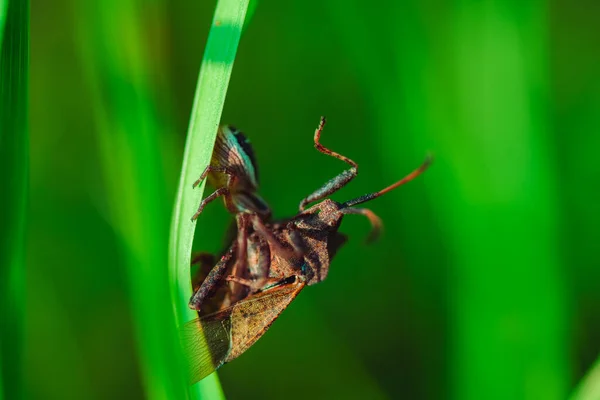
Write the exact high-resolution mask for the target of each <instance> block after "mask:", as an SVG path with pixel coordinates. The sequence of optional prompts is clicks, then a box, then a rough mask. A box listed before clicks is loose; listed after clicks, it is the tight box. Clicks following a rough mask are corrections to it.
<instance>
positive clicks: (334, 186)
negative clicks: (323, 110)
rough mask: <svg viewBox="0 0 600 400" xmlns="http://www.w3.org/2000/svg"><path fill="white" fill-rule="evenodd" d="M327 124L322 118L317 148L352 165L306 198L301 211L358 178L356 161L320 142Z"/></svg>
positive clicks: (316, 133) (317, 135) (316, 140)
mask: <svg viewBox="0 0 600 400" xmlns="http://www.w3.org/2000/svg"><path fill="white" fill-rule="evenodd" d="M325 122H326V120H325V117H321V122H320V123H319V127H318V128H317V129H316V130H315V138H314V141H315V148H316V149H317V150H318V151H320V152H321V153H323V154H325V155H328V156H331V157H335V158H337V159H338V160H341V161H343V162H345V163H346V164H348V165H350V169H348V170H346V171H343V172H342V173H341V174H339V175H338V176H336V177H334V178H333V179H330V180H329V181H328V182H327V183H325V184H324V185H323V186H321V187H320V188H319V189H317V190H315V191H314V192H313V193H311V194H310V195H308V196H307V197H306V198H304V199H303V200H302V201H301V202H300V207H299V208H300V211H304V209H305V208H306V205H307V204H308V203H312V202H313V201H318V200H322V199H324V198H325V197H327V196H329V195H330V194H332V193H334V192H336V191H338V190H340V189H341V188H343V187H344V186H346V185H347V184H348V182H350V181H351V180H352V179H354V178H355V177H356V175H357V174H358V164H356V163H355V162H354V161H352V160H351V159H349V158H348V157H345V156H343V155H341V154H339V153H336V152H334V151H332V150H329V149H328V148H326V147H325V146H323V145H322V144H321V142H320V139H321V133H322V132H323V127H324V126H325Z"/></svg>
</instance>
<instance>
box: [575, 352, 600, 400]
mask: <svg viewBox="0 0 600 400" xmlns="http://www.w3.org/2000/svg"><path fill="white" fill-rule="evenodd" d="M570 399H571V400H599V399H600V358H598V359H597V360H596V363H595V364H594V365H593V366H592V368H591V369H590V370H589V371H588V372H587V374H586V375H585V376H584V377H583V379H582V380H581V382H579V383H578V384H577V387H576V388H575V391H574V392H573V394H571V397H570Z"/></svg>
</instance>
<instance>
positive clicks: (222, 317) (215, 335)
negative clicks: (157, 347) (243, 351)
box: [179, 307, 232, 383]
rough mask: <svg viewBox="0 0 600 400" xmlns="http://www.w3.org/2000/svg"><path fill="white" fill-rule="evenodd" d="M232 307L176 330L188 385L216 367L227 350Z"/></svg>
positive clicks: (225, 357) (225, 356)
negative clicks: (185, 364) (184, 360)
mask: <svg viewBox="0 0 600 400" xmlns="http://www.w3.org/2000/svg"><path fill="white" fill-rule="evenodd" d="M231 311H232V307H230V308H227V309H225V310H222V311H219V312H217V313H214V314H211V315H207V316H206V317H202V318H198V319H195V320H193V321H190V322H188V323H186V324H185V325H183V326H182V328H181V329H180V331H179V334H180V339H181V346H182V348H183V352H184V356H185V357H186V361H187V370H188V375H189V380H190V382H191V383H194V382H198V381H199V380H201V379H203V378H204V377H206V376H208V375H209V374H210V373H211V372H213V371H214V370H216V369H217V368H219V367H220V366H221V365H223V363H224V362H225V360H226V359H227V356H228V355H229V353H230V351H231V318H230V317H231Z"/></svg>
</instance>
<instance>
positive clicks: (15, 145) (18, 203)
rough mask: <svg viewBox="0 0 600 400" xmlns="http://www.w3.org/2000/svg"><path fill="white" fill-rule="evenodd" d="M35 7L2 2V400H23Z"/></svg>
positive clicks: (20, 1)
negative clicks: (30, 79)
mask: <svg viewBox="0 0 600 400" xmlns="http://www.w3.org/2000/svg"><path fill="white" fill-rule="evenodd" d="M28 66H29V1H28V0H16V1H13V2H11V3H10V4H9V3H8V1H2V0H0V177H1V180H2V182H3V183H4V189H5V190H6V191H5V192H4V193H3V195H2V196H0V221H2V223H1V224H0V320H2V322H3V324H5V327H4V328H2V330H0V356H1V357H0V362H2V364H0V374H1V375H0V398H21V397H23V386H22V383H23V382H22V374H21V372H22V350H23V329H24V328H23V324H24V321H23V318H24V311H23V299H24V298H25V294H24V291H25V283H24V280H25V268H24V256H25V250H24V247H25V218H26V215H25V213H26V207H27V191H28V187H27V181H28V180H27V176H28V129H29V125H28V84H29V83H28V76H29V75H28Z"/></svg>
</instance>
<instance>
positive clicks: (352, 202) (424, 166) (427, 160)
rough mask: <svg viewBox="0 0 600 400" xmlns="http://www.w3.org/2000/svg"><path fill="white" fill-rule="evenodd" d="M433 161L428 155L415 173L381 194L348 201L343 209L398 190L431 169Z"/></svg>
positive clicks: (343, 204)
mask: <svg viewBox="0 0 600 400" xmlns="http://www.w3.org/2000/svg"><path fill="white" fill-rule="evenodd" d="M432 161H433V157H432V156H431V154H427V157H426V158H425V161H423V163H422V164H421V165H420V166H419V168H417V169H415V170H414V171H413V172H411V173H410V174H408V175H406V176H405V177H404V178H402V179H400V180H399V181H398V182H396V183H394V184H392V185H390V186H388V187H386V188H385V189H382V190H380V191H379V192H375V193H369V194H365V195H362V196H360V197H357V198H355V199H352V200H348V201H346V202H344V203H342V207H341V208H349V207H353V206H356V205H358V204H362V203H366V202H367V201H371V200H373V199H376V198H378V197H379V196H381V195H384V194H386V193H387V192H389V191H392V190H394V189H396V188H397V187H398V186H402V185H404V184H405V183H408V182H410V181H412V180H413V179H415V178H416V177H417V176H419V175H421V174H422V173H423V172H424V171H425V170H426V169H427V167H429V165H431V162H432Z"/></svg>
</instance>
